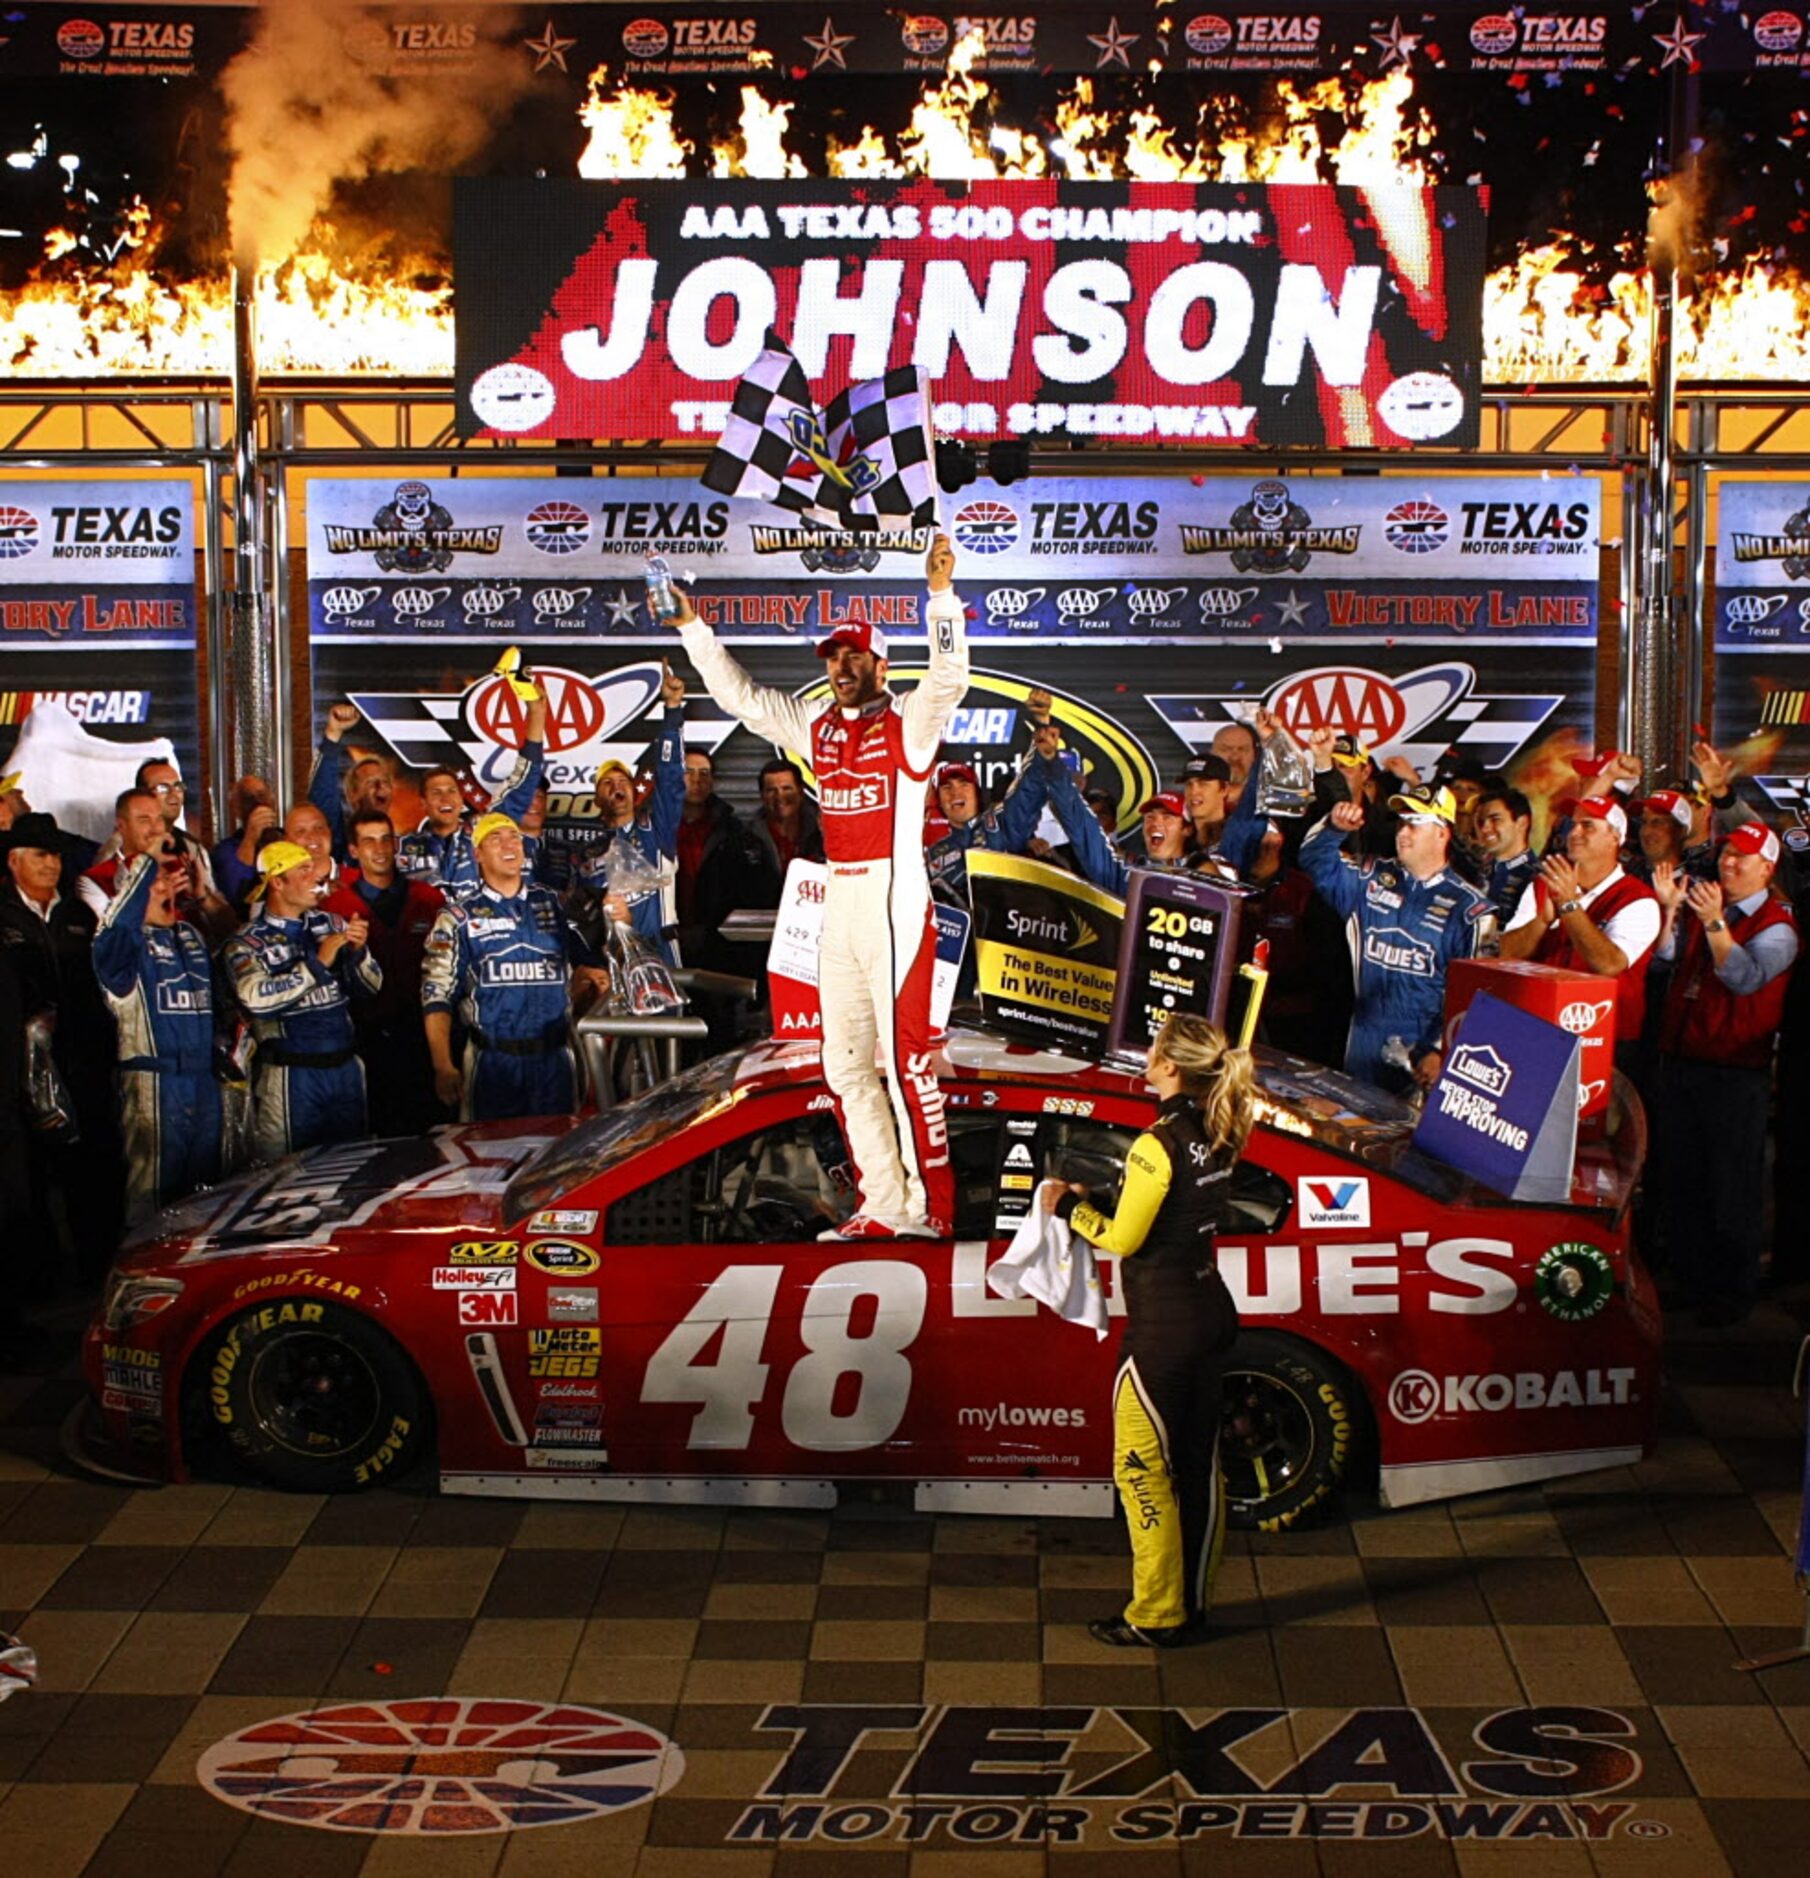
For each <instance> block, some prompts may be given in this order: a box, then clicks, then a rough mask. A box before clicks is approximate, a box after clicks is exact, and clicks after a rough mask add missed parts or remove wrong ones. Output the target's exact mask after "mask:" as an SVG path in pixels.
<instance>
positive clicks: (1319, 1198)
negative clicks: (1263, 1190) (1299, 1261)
mask: <svg viewBox="0 0 1810 1878" xmlns="http://www.w3.org/2000/svg"><path fill="white" fill-rule="evenodd" d="M1300 1206H1301V1224H1302V1225H1303V1226H1304V1227H1308V1228H1313V1227H1327V1226H1355V1227H1358V1228H1359V1229H1360V1230H1361V1229H1362V1228H1364V1227H1367V1226H1368V1225H1369V1224H1370V1182H1369V1180H1368V1179H1365V1178H1362V1177H1359V1178H1356V1179H1350V1180H1304V1181H1302V1182H1301V1183H1300Z"/></svg>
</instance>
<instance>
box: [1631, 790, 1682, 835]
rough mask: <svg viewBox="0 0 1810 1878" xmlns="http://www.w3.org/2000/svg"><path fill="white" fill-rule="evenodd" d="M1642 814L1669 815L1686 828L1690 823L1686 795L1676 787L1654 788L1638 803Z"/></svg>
mask: <svg viewBox="0 0 1810 1878" xmlns="http://www.w3.org/2000/svg"><path fill="white" fill-rule="evenodd" d="M1640 812H1641V814H1643V815H1669V816H1670V817H1671V818H1672V820H1673V821H1675V822H1676V823H1677V824H1678V826H1679V827H1680V828H1685V829H1688V828H1689V827H1690V825H1691V804H1690V798H1689V797H1688V796H1682V795H1680V794H1679V793H1678V791H1677V790H1676V789H1655V790H1654V791H1653V793H1652V794H1651V795H1650V796H1648V797H1647V799H1646V800H1645V801H1644V802H1643V803H1642V804H1641V805H1640Z"/></svg>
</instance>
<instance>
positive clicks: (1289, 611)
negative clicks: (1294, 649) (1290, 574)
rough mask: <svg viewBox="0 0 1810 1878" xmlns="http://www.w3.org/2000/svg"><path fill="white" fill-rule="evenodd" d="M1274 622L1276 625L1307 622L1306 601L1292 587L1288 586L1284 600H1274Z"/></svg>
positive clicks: (1304, 623)
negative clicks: (1286, 596)
mask: <svg viewBox="0 0 1810 1878" xmlns="http://www.w3.org/2000/svg"><path fill="white" fill-rule="evenodd" d="M1276 624H1277V625H1278V626H1305V625H1306V624H1307V602H1306V601H1305V600H1303V599H1302V598H1301V597H1300V595H1299V594H1297V593H1296V592H1295V590H1294V588H1293V587H1290V588H1289V590H1288V598H1287V599H1286V600H1278V601H1277V602H1276Z"/></svg>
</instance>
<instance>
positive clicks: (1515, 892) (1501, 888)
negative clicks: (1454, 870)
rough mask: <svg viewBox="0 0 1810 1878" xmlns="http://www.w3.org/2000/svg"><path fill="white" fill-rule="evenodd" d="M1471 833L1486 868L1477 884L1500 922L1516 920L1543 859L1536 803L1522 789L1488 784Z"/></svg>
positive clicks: (1478, 854) (1477, 809)
mask: <svg viewBox="0 0 1810 1878" xmlns="http://www.w3.org/2000/svg"><path fill="white" fill-rule="evenodd" d="M1471 832H1472V835H1473V838H1474V839H1475V842H1476V846H1477V858H1478V863H1479V866H1480V868H1481V869H1482V878H1481V879H1480V880H1479V881H1478V882H1477V885H1478V886H1479V887H1481V888H1482V889H1483V893H1484V897H1485V898H1486V899H1487V900H1488V901H1489V904H1490V911H1491V912H1492V913H1494V914H1495V916H1496V918H1497V920H1498V921H1507V920H1509V919H1512V918H1513V917H1514V911H1515V908H1516V907H1517V906H1519V905H1520V904H1521V895H1522V894H1523V893H1524V892H1525V891H1526V889H1527V883H1528V882H1529V881H1530V880H1532V879H1533V876H1534V869H1535V868H1536V867H1538V866H1539V862H1540V857H1539V856H1538V855H1537V854H1535V853H1534V851H1533V805H1532V804H1531V803H1530V802H1529V801H1528V800H1527V798H1526V796H1524V795H1523V794H1522V793H1521V791H1520V790H1519V789H1510V788H1508V787H1507V786H1506V785H1503V786H1492V785H1486V786H1485V788H1484V791H1483V793H1482V795H1480V796H1479V797H1478V798H1477V806H1476V809H1475V810H1474V812H1473V814H1472V818H1471Z"/></svg>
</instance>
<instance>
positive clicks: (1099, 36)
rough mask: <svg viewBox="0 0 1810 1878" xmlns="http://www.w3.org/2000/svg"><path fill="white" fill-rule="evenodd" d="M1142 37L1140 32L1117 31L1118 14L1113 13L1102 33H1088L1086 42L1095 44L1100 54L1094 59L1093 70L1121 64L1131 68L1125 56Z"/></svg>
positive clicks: (1127, 69)
mask: <svg viewBox="0 0 1810 1878" xmlns="http://www.w3.org/2000/svg"><path fill="white" fill-rule="evenodd" d="M1142 37H1143V35H1142V34H1141V33H1122V32H1120V31H1119V16H1118V15H1117V14H1116V13H1115V14H1114V15H1113V16H1112V19H1111V21H1110V23H1109V24H1108V25H1107V28H1106V30H1105V32H1103V33H1089V34H1088V35H1087V43H1088V44H1089V45H1090V46H1097V47H1098V48H1099V51H1100V56H1099V57H1098V58H1097V59H1095V60H1094V70H1095V71H1096V72H1097V71H1100V70H1101V69H1102V68H1104V67H1105V66H1108V65H1122V66H1123V67H1124V68H1125V70H1126V71H1128V72H1129V71H1130V70H1131V61H1130V60H1129V59H1128V58H1127V57H1126V56H1125V54H1126V53H1127V52H1129V51H1130V50H1131V48H1132V47H1133V46H1135V45H1136V44H1137V42H1138V41H1139V40H1140V39H1141V38H1142Z"/></svg>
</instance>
